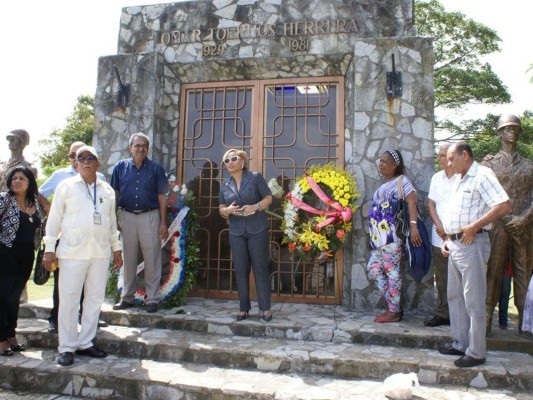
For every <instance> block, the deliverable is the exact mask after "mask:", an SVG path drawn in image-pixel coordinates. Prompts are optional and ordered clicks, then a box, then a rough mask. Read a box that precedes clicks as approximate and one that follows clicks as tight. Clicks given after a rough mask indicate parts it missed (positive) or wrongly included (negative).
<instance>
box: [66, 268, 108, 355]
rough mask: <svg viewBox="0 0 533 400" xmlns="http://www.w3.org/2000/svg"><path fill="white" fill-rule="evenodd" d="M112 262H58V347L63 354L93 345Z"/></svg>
mask: <svg viewBox="0 0 533 400" xmlns="http://www.w3.org/2000/svg"><path fill="white" fill-rule="evenodd" d="M110 261H111V259H110V258H92V259H90V260H72V259H65V258H61V259H59V268H60V269H61V273H60V274H59V315H58V325H59V326H58V328H59V347H58V351H59V352H60V353H63V352H66V351H69V352H74V351H76V350H77V349H80V350H84V349H87V348H89V347H91V346H92V345H93V343H92V340H93V338H94V336H95V335H96V330H97V329H98V318H99V316H100V308H101V307H102V304H103V302H104V298H105V290H106V284H107V273H108V267H109V263H110ZM82 289H83V290H84V298H83V315H82V320H81V330H80V332H79V334H78V316H79V310H80V297H81V292H82Z"/></svg>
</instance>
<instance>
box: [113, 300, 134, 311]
mask: <svg viewBox="0 0 533 400" xmlns="http://www.w3.org/2000/svg"><path fill="white" fill-rule="evenodd" d="M132 307H133V303H128V302H127V301H124V300H122V301H121V302H119V303H117V304H115V305H114V306H113V310H125V309H127V308H132Z"/></svg>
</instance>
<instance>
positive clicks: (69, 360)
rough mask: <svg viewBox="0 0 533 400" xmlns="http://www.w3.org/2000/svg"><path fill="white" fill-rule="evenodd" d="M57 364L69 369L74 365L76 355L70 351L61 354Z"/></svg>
mask: <svg viewBox="0 0 533 400" xmlns="http://www.w3.org/2000/svg"><path fill="white" fill-rule="evenodd" d="M57 363H58V364H59V365H61V366H63V367H68V366H69V365H72V364H74V354H72V353H71V352H70V351H65V352H64V353H59V357H57Z"/></svg>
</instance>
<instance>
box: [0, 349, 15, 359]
mask: <svg viewBox="0 0 533 400" xmlns="http://www.w3.org/2000/svg"><path fill="white" fill-rule="evenodd" d="M13 354H15V352H14V351H13V350H11V347H7V348H5V349H4V350H0V356H2V357H11V356H12V355H13Z"/></svg>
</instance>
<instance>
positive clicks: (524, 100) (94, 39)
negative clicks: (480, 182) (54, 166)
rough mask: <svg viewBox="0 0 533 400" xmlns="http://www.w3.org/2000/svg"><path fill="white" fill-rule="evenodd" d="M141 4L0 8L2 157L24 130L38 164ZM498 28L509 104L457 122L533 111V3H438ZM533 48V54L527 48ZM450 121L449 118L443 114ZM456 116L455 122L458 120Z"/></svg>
mask: <svg viewBox="0 0 533 400" xmlns="http://www.w3.org/2000/svg"><path fill="white" fill-rule="evenodd" d="M159 3H164V1H161V0H159V1H149V0H148V1H147V0H144V1H141V0H90V1H89V0H49V1H42V0H16V1H7V2H4V3H3V5H2V16H3V18H2V23H0V37H1V38H2V44H1V51H2V53H3V55H2V68H1V70H0V112H1V114H0V115H1V117H0V160H7V159H8V158H9V155H10V153H9V150H8V149H7V141H4V140H5V134H7V133H8V132H10V131H12V130H13V129H20V128H22V129H26V130H27V131H28V132H29V133H30V136H31V140H30V145H29V146H28V147H27V148H26V149H25V151H24V155H25V157H26V159H28V160H29V161H33V162H37V161H38V157H37V154H38V151H39V146H38V141H39V140H40V139H42V138H45V137H47V136H48V135H49V134H50V133H51V132H53V131H54V129H62V128H63V127H64V125H65V122H66V118H67V117H68V116H69V115H70V114H71V113H72V111H73V109H74V106H75V104H76V100H77V98H78V97H79V96H81V95H90V96H94V94H95V92H96V77H97V70H98V58H99V57H102V56H108V55H114V54H116V53H117V42H118V31H119V26H120V15H121V11H122V8H123V7H128V6H136V5H148V4H159ZM441 3H442V4H443V5H444V7H445V8H446V10H448V11H460V12H462V13H464V14H466V15H467V16H468V17H470V18H473V19H474V20H475V21H477V22H481V23H484V24H485V25H487V26H489V27H491V28H493V29H495V30H496V31H497V32H498V34H499V36H500V38H501V39H502V42H501V49H502V51H501V52H500V53H498V54H495V55H491V56H490V57H488V58H487V61H488V62H489V63H490V64H491V65H492V67H493V69H494V70H495V72H496V73H497V74H498V76H499V77H500V78H501V79H502V81H503V84H504V85H506V86H507V88H508V89H509V92H510V93H511V96H512V101H513V103H512V104H508V105H499V106H494V107H490V106H471V107H467V108H465V109H464V110H462V112H461V114H462V115H460V116H459V117H458V118H459V119H468V118H478V117H482V116H484V115H485V114H486V113H487V112H492V113H494V114H501V113H513V114H521V113H522V112H523V111H525V110H527V109H530V110H533V104H532V99H533V84H531V83H530V82H529V79H530V78H531V76H533V72H530V73H526V70H527V68H528V66H529V65H531V64H533V53H532V52H531V44H530V43H529V37H530V36H531V35H530V34H529V33H528V28H529V27H530V26H531V22H530V20H531V15H532V13H533V1H531V0H506V1H505V2H500V1H498V2H496V1H494V0H493V1H486V0H441ZM527 49H530V50H527ZM443 116H446V117H450V116H449V115H443ZM456 118H457V117H456Z"/></svg>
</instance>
